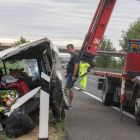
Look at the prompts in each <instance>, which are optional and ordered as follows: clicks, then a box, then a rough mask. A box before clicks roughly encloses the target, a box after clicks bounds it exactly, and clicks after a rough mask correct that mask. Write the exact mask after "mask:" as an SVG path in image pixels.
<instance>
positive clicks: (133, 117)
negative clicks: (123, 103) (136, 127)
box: [111, 106, 135, 120]
mask: <svg viewBox="0 0 140 140" xmlns="http://www.w3.org/2000/svg"><path fill="white" fill-rule="evenodd" d="M111 107H112V108H113V109H115V110H117V111H119V112H120V108H118V107H115V106H111ZM123 114H125V115H127V116H129V117H130V118H132V119H134V120H135V116H134V115H132V114H130V113H128V112H126V111H124V110H123Z"/></svg>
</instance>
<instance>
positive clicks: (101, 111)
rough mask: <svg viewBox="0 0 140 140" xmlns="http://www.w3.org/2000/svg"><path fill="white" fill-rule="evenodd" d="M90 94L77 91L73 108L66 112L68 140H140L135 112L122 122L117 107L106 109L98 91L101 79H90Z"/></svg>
mask: <svg viewBox="0 0 140 140" xmlns="http://www.w3.org/2000/svg"><path fill="white" fill-rule="evenodd" d="M87 79H88V80H87V90H86V92H81V91H78V90H77V89H78V87H79V85H78V86H77V87H76V88H75V89H74V99H73V108H72V109H71V110H69V111H66V138H65V140H139V139H140V126H137V125H136V122H135V118H134V115H133V113H131V110H130V111H129V109H128V110H127V111H125V112H124V113H125V114H124V115H123V121H122V122H121V121H119V118H120V112H119V111H118V110H119V108H117V107H106V106H104V105H103V104H102V102H101V96H102V94H101V93H102V92H101V90H97V83H98V77H97V76H92V75H88V76H87Z"/></svg>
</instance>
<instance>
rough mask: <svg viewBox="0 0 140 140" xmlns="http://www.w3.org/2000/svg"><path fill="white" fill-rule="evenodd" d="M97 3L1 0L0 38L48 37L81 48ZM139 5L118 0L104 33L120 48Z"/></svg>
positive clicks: (57, 0) (125, 0)
mask: <svg viewBox="0 0 140 140" xmlns="http://www.w3.org/2000/svg"><path fill="white" fill-rule="evenodd" d="M98 3H99V0H67V1H66V0H47V1H46V0H41V1H39V0H20V1H19V0H12V1H11V0H1V4H0V13H1V14H0V19H1V20H0V33H1V34H0V38H10V39H19V38H20V36H23V37H25V38H26V39H29V40H37V39H40V38H44V37H48V38H49V39H50V40H52V41H53V42H54V43H56V44H57V45H60V46H66V45H67V44H69V43H73V44H75V46H78V47H80V46H81V45H82V43H83V41H84V38H85V35H86V33H87V31H88V29H89V26H90V24H91V21H92V18H93V16H94V13H95V11H96V8H97V6H98ZM139 4H140V2H139V1H132V0H117V2H116V6H115V8H114V11H113V13H112V16H111V19H110V21H109V23H108V27H107V29H106V32H105V35H106V36H107V38H110V39H111V41H112V42H113V44H115V46H116V47H117V48H119V47H118V40H119V39H120V38H121V31H122V30H126V29H127V28H128V26H129V24H130V23H131V22H133V21H135V20H136V19H137V18H139V13H140V10H139ZM114 33H115V34H114ZM0 41H2V40H1V39H0Z"/></svg>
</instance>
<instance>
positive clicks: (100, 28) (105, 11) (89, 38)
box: [79, 0, 117, 65]
mask: <svg viewBox="0 0 140 140" xmlns="http://www.w3.org/2000/svg"><path fill="white" fill-rule="evenodd" d="M116 1H117V0H100V2H99V5H98V7H97V10H96V13H95V15H94V18H93V20H92V22H91V25H90V28H89V30H88V33H87V35H86V37H85V40H84V43H83V46H82V48H81V51H80V54H79V56H80V60H81V61H84V62H87V63H89V64H91V65H93V59H94V57H95V55H96V54H97V51H98V48H99V45H100V43H101V40H102V37H103V35H104V32H105V29H106V27H107V24H108V21H109V19H110V16H111V13H112V11H113V9H114V6H115V3H116Z"/></svg>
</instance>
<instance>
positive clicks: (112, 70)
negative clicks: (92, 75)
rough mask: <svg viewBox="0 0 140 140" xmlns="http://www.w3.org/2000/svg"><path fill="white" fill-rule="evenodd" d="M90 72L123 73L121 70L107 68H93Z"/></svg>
mask: <svg viewBox="0 0 140 140" xmlns="http://www.w3.org/2000/svg"><path fill="white" fill-rule="evenodd" d="M92 71H104V72H113V73H123V71H124V70H123V69H109V68H93V69H92Z"/></svg>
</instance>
